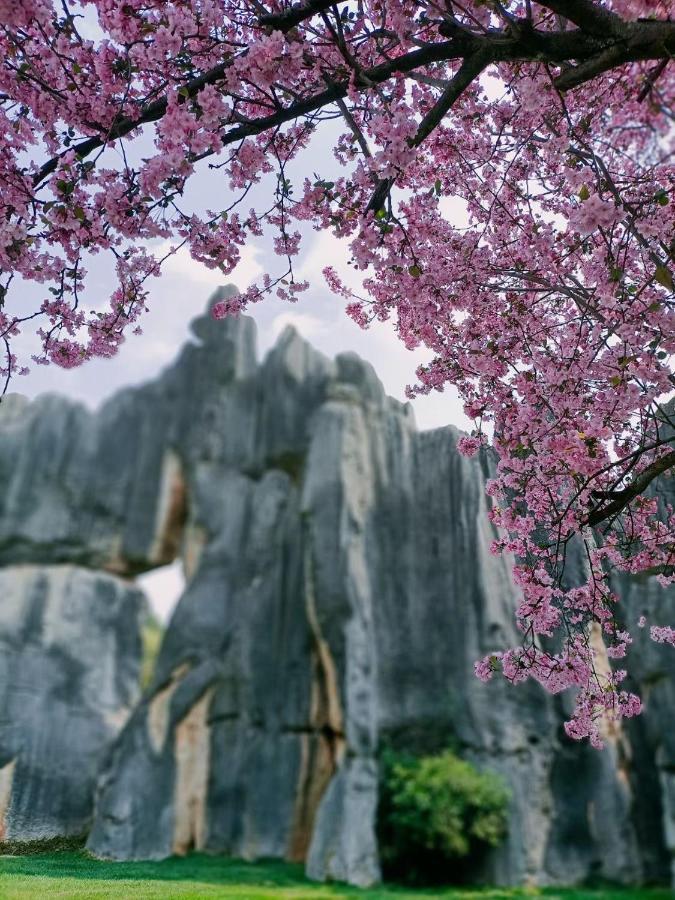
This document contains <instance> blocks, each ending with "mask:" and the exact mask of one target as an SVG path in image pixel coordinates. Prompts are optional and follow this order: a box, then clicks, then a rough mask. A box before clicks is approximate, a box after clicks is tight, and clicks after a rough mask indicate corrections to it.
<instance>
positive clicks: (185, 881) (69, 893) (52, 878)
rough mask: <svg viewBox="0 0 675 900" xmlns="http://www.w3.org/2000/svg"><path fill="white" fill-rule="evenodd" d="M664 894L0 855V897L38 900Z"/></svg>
mask: <svg viewBox="0 0 675 900" xmlns="http://www.w3.org/2000/svg"><path fill="white" fill-rule="evenodd" d="M672 896H673V895H672V892H671V891H668V890H665V889H664V890H623V891H622V890H612V889H603V890H592V891H591V890H558V889H547V890H542V891H535V890H502V889H485V890H463V889H460V888H434V889H431V890H412V889H406V888H400V887H395V886H388V887H379V888H373V889H370V890H359V889H358V888H350V887H345V886H343V885H337V884H331V885H317V884H314V883H312V882H309V881H307V880H306V878H305V877H304V875H303V870H302V867H301V866H294V865H289V864H286V863H279V862H267V863H255V864H254V863H245V862H240V861H238V860H231V859H224V858H223V857H217V856H204V855H201V854H197V853H195V854H193V855H191V856H187V857H182V858H173V859H167V860H163V861H162V862H137V863H113V862H102V861H100V860H96V859H91V858H89V857H88V856H87V854H86V853H84V852H82V851H78V852H57V853H39V854H35V855H31V856H0V898H2V900H19V898H20V900H43V898H49V900H51V898H54V897H63V898H70V897H87V898H88V897H105V898H119V900H126V898H138V900H140V898H143V900H145V898H147V900H174V898H176V900H178V898H180V900H187V898H190V900H196V898H202V897H204V898H207V900H208V898H212V897H219V898H220V897H224V898H225V897H233V898H239V900H324V898H336V897H345V898H356V897H359V898H361V900H396V898H399V900H429V898H452V900H464V898H482V900H507V898H517V897H542V898H543V897H547V898H551V900H554V898H560V900H629V898H644V900H666V898H668V900H672Z"/></svg>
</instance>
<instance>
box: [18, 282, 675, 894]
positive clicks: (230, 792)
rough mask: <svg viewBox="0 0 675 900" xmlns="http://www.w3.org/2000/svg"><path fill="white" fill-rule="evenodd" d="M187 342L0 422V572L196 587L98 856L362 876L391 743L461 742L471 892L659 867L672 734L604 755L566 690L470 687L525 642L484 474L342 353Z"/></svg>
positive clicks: (136, 721) (97, 834)
mask: <svg viewBox="0 0 675 900" xmlns="http://www.w3.org/2000/svg"><path fill="white" fill-rule="evenodd" d="M215 299H217V298H215ZM193 333H194V341H193V342H192V343H189V344H188V345H187V346H186V347H185V348H184V349H183V351H182V352H181V354H180V356H179V358H178V360H177V361H176V363H175V364H174V365H173V366H172V367H170V368H169V369H168V370H167V371H166V372H164V373H163V374H162V375H161V376H160V377H159V378H158V379H157V380H156V381H154V382H152V383H150V384H147V385H144V386H142V387H140V388H134V389H130V390H125V391H122V392H121V393H120V394H118V395H117V396H116V397H114V398H113V399H112V400H110V401H109V402H108V403H106V404H105V405H104V406H103V407H102V408H101V409H100V410H99V411H98V412H97V413H95V414H92V413H89V412H87V411H86V410H84V409H82V408H81V407H79V406H77V405H75V404H72V403H69V402H67V401H65V400H63V399H56V398H50V399H43V400H40V401H36V402H34V403H32V404H28V405H21V404H20V403H14V405H13V406H10V407H9V409H8V410H7V411H6V412H5V413H3V415H4V417H5V421H4V422H3V421H2V420H1V419H0V477H2V478H3V479H5V483H6V484H7V489H6V491H5V493H4V495H3V496H2V497H0V565H9V564H16V563H19V562H30V563H31V564H32V565H37V564H39V565H50V564H53V563H55V562H60V563H62V562H76V563H78V564H79V565H86V566H90V567H93V568H97V569H101V570H107V571H109V572H114V573H121V574H125V575H134V574H136V573H138V572H142V571H146V570H149V569H151V568H153V567H155V566H158V565H161V564H164V563H166V562H169V561H171V560H172V559H174V558H176V557H177V556H180V557H181V558H182V559H183V562H184V566H185V569H186V573H187V575H188V584H187V587H186V591H185V594H184V596H183V597H182V599H181V600H180V602H179V604H178V607H177V608H176V611H175V613H174V615H173V618H172V620H171V623H170V625H169V628H168V630H167V632H166V635H165V638H164V641H163V644H162V648H161V652H160V655H159V659H158V662H157V666H156V671H155V674H154V679H153V682H152V684H151V685H150V687H149V689H148V690H147V691H146V693H145V695H144V696H143V698H142V700H141V701H140V702H139V704H138V705H137V706H136V708H135V709H134V711H133V713H132V715H131V717H130V718H129V720H128V722H127V724H126V726H125V727H124V729H123V730H122V732H121V733H120V734H119V736H118V738H117V739H115V740H114V741H113V742H112V744H111V745H110V747H109V749H108V751H107V753H106V758H105V762H104V764H103V766H102V769H101V776H100V780H99V785H98V791H97V798H96V815H95V820H94V824H93V828H92V830H91V833H90V836H89V844H88V846H89V848H90V849H91V850H92V851H93V852H95V853H97V854H100V855H102V856H106V857H113V858H119V859H131V858H159V857H162V856H166V855H168V854H170V853H172V852H183V851H185V850H187V849H189V848H191V847H196V848H200V849H206V850H209V851H214V852H225V853H229V854H232V855H236V856H243V857H246V858H256V857H261V856H276V857H285V858H289V859H295V860H306V862H307V870H308V872H309V874H310V875H311V876H312V877H314V878H318V879H321V878H339V879H344V880H347V881H350V882H352V883H355V884H368V883H371V882H373V881H375V880H377V878H378V877H379V859H378V847H377V828H376V819H377V800H378V777H379V776H378V761H379V758H380V755H381V753H382V750H383V748H385V747H394V748H399V749H409V750H415V751H420V752H424V751H434V750H438V749H441V748H444V747H446V746H448V744H450V743H452V744H453V745H454V746H455V747H457V748H458V749H459V750H460V752H461V753H462V754H463V755H465V756H467V757H468V758H470V759H472V760H474V761H475V762H477V763H478V764H479V765H482V766H486V767H490V768H492V769H496V770H498V771H499V772H501V773H502V774H503V775H504V777H505V778H506V780H507V781H508V783H509V785H510V787H511V790H512V804H511V815H510V828H509V835H508V838H507V840H506V842H505V844H504V845H503V846H502V847H500V848H499V849H497V850H495V851H494V852H491V853H490V854H488V855H487V856H486V857H485V858H484V859H482V860H480V861H479V862H477V864H476V868H475V871H474V872H473V875H474V877H476V878H479V879H480V878H483V879H485V880H490V881H493V882H494V881H497V882H500V883H516V882H521V881H523V880H530V881H539V882H564V883H570V882H573V881H581V880H583V879H585V878H587V877H589V876H602V877H607V878H612V879H615V880H617V881H621V882H626V883H631V882H636V881H639V880H640V879H641V878H643V877H645V876H647V877H654V873H656V872H661V873H663V871H664V865H666V863H667V850H666V845H667V844H668V843H669V842H670V845H672V843H673V836H672V824H670V820H668V818H667V816H666V818H665V819H664V818H663V816H662V814H664V811H665V810H666V809H672V805H671V806H669V805H668V803H670V801H666V799H665V797H666V794H667V793H668V791H671V792H672V784H671V781H672V776H671V775H669V774H668V772H669V769H668V767H669V766H670V765H672V763H671V762H670V761H669V760H670V758H671V757H670V756H669V755H668V754H669V753H670V751H668V750H664V749H662V748H664V747H666V746H667V745H668V741H669V740H670V738H666V737H664V736H663V735H660V736H659V737H658V740H656V739H654V738H653V736H649V737H645V738H644V741H645V742H646V743H647V744H648V749H646V750H644V749H640V747H639V746H637V745H636V746H634V742H635V741H636V740H642V737H640V735H638V736H637V737H634V735H633V733H632V732H628V731H627V732H626V733H625V734H621V735H618V736H613V738H612V740H611V741H609V743H608V747H607V749H606V750H605V751H603V752H602V753H597V752H596V751H594V750H590V749H589V748H588V747H586V746H583V745H579V744H575V743H571V742H570V741H568V740H567V739H566V738H565V736H564V734H563V732H562V722H563V721H564V718H565V716H566V710H565V708H564V705H565V703H566V702H567V700H566V699H561V698H554V697H551V696H549V695H546V694H545V693H544V692H543V691H541V690H540V689H539V688H537V687H536V686H534V685H521V686H519V687H518V688H512V687H509V686H507V685H505V684H504V683H501V682H499V681H495V682H494V683H491V684H489V685H484V684H482V683H481V682H479V681H477V680H476V679H475V678H474V676H473V662H474V660H475V659H476V658H478V657H481V656H483V655H484V654H485V653H487V652H489V651H490V650H492V649H495V648H498V647H499V646H503V645H504V644H505V643H506V644H508V643H511V642H516V641H517V640H518V635H517V634H516V633H515V629H514V624H513V610H514V604H515V602H516V599H515V594H514V588H513V586H512V582H511V579H510V573H509V566H508V562H507V561H505V560H504V559H502V558H499V557H494V556H492V555H490V553H489V552H488V547H489V544H490V542H491V540H492V539H493V536H494V535H493V534H492V531H491V526H490V524H489V521H488V519H487V517H486V515H485V504H486V501H487V498H486V497H485V493H484V482H485V479H486V477H488V475H489V469H490V464H489V460H488V459H487V458H478V459H473V460H467V459H465V458H463V457H461V456H459V455H458V453H457V452H456V440H457V437H458V433H457V432H456V431H455V430H454V429H453V428H444V429H438V430H436V431H432V432H425V433H418V432H417V431H416V429H415V425H414V420H413V416H412V413H411V410H410V408H409V407H408V406H406V405H402V404H400V403H398V402H396V401H394V400H392V399H390V398H388V397H386V396H385V394H384V391H383V389H382V386H381V384H380V382H379V381H378V379H377V377H376V375H375V373H374V371H373V370H372V368H371V367H370V366H369V365H368V364H367V363H365V362H363V361H362V360H360V359H358V358H357V357H356V356H354V355H352V354H343V355H340V356H338V357H337V358H336V359H335V360H329V359H327V358H325V357H324V356H322V355H321V354H320V353H318V352H316V351H315V350H313V349H312V348H311V347H310V346H309V345H308V344H307V343H306V342H305V341H303V340H302V339H301V338H300V337H299V336H298V335H297V333H295V332H294V331H293V330H292V329H289V330H287V331H285V332H284V333H283V335H282V336H281V338H280V339H279V341H278V343H277V345H276V347H275V348H274V349H273V350H272V351H271V352H270V354H269V355H268V356H267V358H266V359H265V360H264V361H263V362H262V363H261V364H258V363H257V362H256V356H255V334H254V326H253V323H252V322H251V321H250V320H247V319H240V320H238V321H231V320H226V321H224V322H213V321H212V320H211V319H210V318H209V317H204V318H201V319H198V320H197V322H196V323H195V324H194V325H193ZM659 659H660V657H659ZM661 665H662V664H661V663H659V666H661ZM659 672H661V669H660V668H659ZM638 677H639V678H640V679H642V677H643V675H642V674H640V675H639V676H638ZM652 677H653V674H652V669H651V668H650V667H649V665H647V667H646V669H645V672H644V680H645V685H644V686H646V687H647V690H649V679H650V678H652ZM659 677H660V676H659ZM664 678H665V676H664ZM672 690H673V682H672V680H669V681H668V684H667V686H664V687H663V688H662V689H660V692H659V693H658V697H659V699H658V711H657V712H656V713H655V718H654V724H653V725H651V726H650V725H649V724H648V723H649V722H651V721H652V720H651V719H649V718H648V719H645V724H644V727H645V728H652V729H657V730H658V728H659V727H660V726H659V722H663V721H664V718H665V714H664V713H663V710H664V709H670V710H673V709H675V698H673V697H672V693H671V692H672ZM654 696H655V697H656V696H657V693H656V689H654ZM654 704H657V701H656V700H654ZM655 740H656V743H657V744H658V748H657V749H658V752H657V750H655V749H654V747H655V746H656V744H655V743H654V741H655ZM632 767H633V768H632ZM669 779H671V780H669ZM643 781H644V782H645V783H646V782H647V781H649V783H650V784H652V785H653V790H651V793H650V794H649V796H648V797H647V798H642V799H640V800H638V799H637V797H636V793H637V788H636V785H637V784H638V782H639V783H640V784H642V783H643ZM668 815H669V814H668ZM645 822H647V823H648V825H646V824H645ZM668 829H670V831H669V830H668ZM654 835H658V841H659V842H660V843H659V844H658V848H660V849H657V850H656V851H654V850H653V849H650V846H651V845H650V843H649V842H650V841H651V840H652V839H653V837H654ZM659 877H662V876H659Z"/></svg>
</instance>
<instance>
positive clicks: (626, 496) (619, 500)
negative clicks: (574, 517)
mask: <svg viewBox="0 0 675 900" xmlns="http://www.w3.org/2000/svg"><path fill="white" fill-rule="evenodd" d="M673 466H675V450H671V451H670V452H669V453H666V454H664V455H663V456H660V457H659V458H658V459H656V460H654V462H653V463H651V464H650V465H648V466H647V468H646V469H643V470H642V472H640V474H639V475H638V476H637V477H636V478H635V480H634V481H632V482H631V483H630V484H629V485H628V487H625V488H624V489H623V490H621V491H616V492H615V493H613V497H614V499H613V500H612V502H611V503H608V504H607V505H606V506H600V507H596V509H594V510H593V511H592V512H591V513H590V514H589V516H588V518H587V519H586V522H585V524H586V525H589V526H590V527H591V528H594V527H595V526H596V525H599V524H600V523H601V522H604V521H605V520H606V519H609V518H611V517H612V516H615V515H618V513H620V512H621V511H622V510H623V509H625V508H626V506H628V504H629V503H630V502H631V501H632V500H635V498H636V497H638V496H639V495H640V494H643V493H644V492H645V491H646V490H647V488H648V487H649V485H650V484H651V483H652V481H653V480H654V479H655V478H658V476H659V475H663V473H664V472H667V471H668V469H672V468H673Z"/></svg>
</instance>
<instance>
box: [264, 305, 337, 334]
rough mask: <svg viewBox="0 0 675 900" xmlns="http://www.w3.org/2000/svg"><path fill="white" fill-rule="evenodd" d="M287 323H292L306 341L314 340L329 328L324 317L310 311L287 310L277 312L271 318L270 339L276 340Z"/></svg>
mask: <svg viewBox="0 0 675 900" xmlns="http://www.w3.org/2000/svg"><path fill="white" fill-rule="evenodd" d="M287 325H292V326H293V328H296V329H297V330H298V331H299V332H300V334H301V335H302V336H303V337H304V338H306V339H307V340H308V341H312V340H315V339H316V338H318V337H320V336H323V335H325V334H326V333H327V332H328V331H329V329H330V323H329V322H327V321H326V320H325V319H321V318H319V316H314V315H312V314H311V313H304V312H294V311H292V310H289V311H288V312H282V313H279V315H278V316H275V317H274V319H273V320H272V324H271V339H272V341H276V339H277V338H278V337H279V335H280V334H281V332H282V331H283V330H284V328H286V326H287Z"/></svg>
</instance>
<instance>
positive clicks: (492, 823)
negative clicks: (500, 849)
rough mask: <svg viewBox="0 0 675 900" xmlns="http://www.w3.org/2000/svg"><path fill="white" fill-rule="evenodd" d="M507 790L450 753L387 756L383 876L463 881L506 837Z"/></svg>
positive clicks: (382, 811)
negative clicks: (486, 853) (490, 849)
mask: <svg viewBox="0 0 675 900" xmlns="http://www.w3.org/2000/svg"><path fill="white" fill-rule="evenodd" d="M509 797H510V794H509V791H508V789H507V787H506V785H505V784H504V782H503V780H502V778H501V777H500V776H499V775H497V774H496V773H495V772H480V771H479V770H478V769H476V768H475V766H473V765H471V763H468V762H465V761H464V760H461V759H459V758H458V757H457V756H455V755H454V754H453V753H452V752H450V751H446V752H444V753H440V754H438V755H437V756H425V757H422V758H419V759H414V758H412V757H403V756H393V755H387V756H385V758H384V760H383V778H382V785H381V799H380V809H379V832H380V849H381V854H382V862H383V866H384V868H385V873H387V874H388V875H389V876H391V877H395V878H403V879H404V880H407V881H416V882H431V883H438V882H443V881H445V882H449V881H457V880H463V878H464V877H465V876H466V874H467V873H468V871H469V869H470V866H471V863H472V862H474V863H475V862H476V861H477V858H478V857H480V856H481V855H482V853H484V852H485V850H486V849H488V848H489V847H496V846H497V845H498V844H499V843H500V842H501V841H502V840H503V838H504V836H505V835H506V825H507V809H508V803H509Z"/></svg>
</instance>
